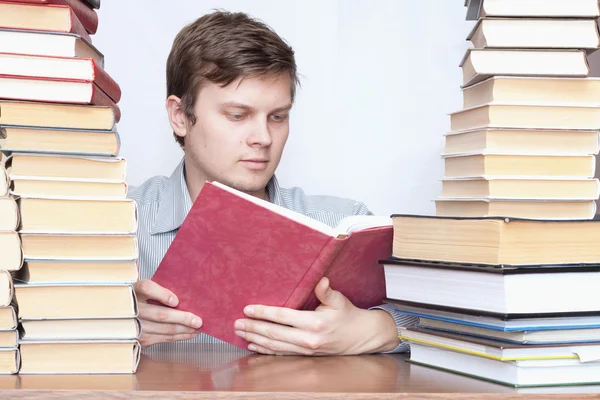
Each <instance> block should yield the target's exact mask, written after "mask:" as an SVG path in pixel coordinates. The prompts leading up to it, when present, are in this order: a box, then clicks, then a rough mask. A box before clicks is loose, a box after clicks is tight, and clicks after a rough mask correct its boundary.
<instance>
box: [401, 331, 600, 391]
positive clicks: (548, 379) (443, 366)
mask: <svg viewBox="0 0 600 400" xmlns="http://www.w3.org/2000/svg"><path fill="white" fill-rule="evenodd" d="M410 354H411V355H410V361H409V362H411V363H413V364H417V365H423V366H427V367H431V368H436V369H440V370H442V371H447V372H452V373H455V374H459V375H465V376H469V377H473V378H479V379H483V380H486V381H490V382H493V383H499V384H502V385H506V386H514V387H539V386H574V385H586V386H587V385H596V384H598V383H600V381H599V380H598V376H600V363H597V362H587V363H586V362H581V361H580V360H576V359H560V360H522V361H498V360H494V359H490V358H485V357H479V356H476V355H472V354H467V353H461V352H458V351H453V350H449V349H444V348H436V347H432V346H428V345H424V344H421V343H416V342H413V343H411V345H410ZM411 371H412V370H411ZM428 372H429V371H428ZM428 376H430V375H429V374H428ZM411 378H412V373H411ZM446 378H447V377H446ZM449 381H452V379H449ZM469 383H471V382H469ZM574 390H576V389H574ZM537 391H538V390H536V392H537Z"/></svg>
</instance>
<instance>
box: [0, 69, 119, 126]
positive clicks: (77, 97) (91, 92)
mask: <svg viewBox="0 0 600 400" xmlns="http://www.w3.org/2000/svg"><path fill="white" fill-rule="evenodd" d="M0 99H4V100H17V101H36V102H45V103H65V104H93V105H97V106H107V107H112V108H113V110H114V112H115V119H116V121H117V122H118V121H119V120H120V119H121V110H120V108H119V106H118V105H117V104H116V103H115V102H114V101H113V100H112V99H111V98H110V97H109V96H108V95H107V94H106V93H104V91H102V89H100V88H99V87H98V86H97V85H96V84H95V83H93V82H77V81H67V80H58V79H40V78H15V77H3V76H0Z"/></svg>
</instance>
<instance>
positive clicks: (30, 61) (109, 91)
mask: <svg viewBox="0 0 600 400" xmlns="http://www.w3.org/2000/svg"><path fill="white" fill-rule="evenodd" d="M0 77H13V78H28V79H41V80H57V81H70V82H93V83H95V84H96V85H97V86H98V87H99V88H100V89H102V91H104V93H106V95H107V96H108V97H110V98H111V100H112V101H113V102H115V103H118V102H119V101H120V100H121V88H120V86H119V84H118V83H117V82H116V81H115V80H114V79H113V78H112V77H111V76H110V75H109V74H108V73H107V72H106V71H105V70H104V69H103V68H102V67H100V65H98V63H97V62H96V61H95V60H94V59H92V58H83V57H50V56H38V55H30V54H12V53H0Z"/></svg>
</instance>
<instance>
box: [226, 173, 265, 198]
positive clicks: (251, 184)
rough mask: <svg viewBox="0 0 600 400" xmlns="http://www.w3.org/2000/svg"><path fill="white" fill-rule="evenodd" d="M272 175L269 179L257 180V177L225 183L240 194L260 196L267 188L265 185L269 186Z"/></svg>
mask: <svg viewBox="0 0 600 400" xmlns="http://www.w3.org/2000/svg"><path fill="white" fill-rule="evenodd" d="M271 177H272V175H271V176H269V177H261V178H260V179H258V177H252V179H248V178H245V179H243V178H241V179H240V178H238V179H233V180H231V182H230V183H225V184H227V185H229V186H231V187H232V188H234V189H236V190H239V191H241V192H245V193H249V194H254V195H256V194H261V193H264V192H265V189H266V187H267V185H268V184H269V180H270V179H271Z"/></svg>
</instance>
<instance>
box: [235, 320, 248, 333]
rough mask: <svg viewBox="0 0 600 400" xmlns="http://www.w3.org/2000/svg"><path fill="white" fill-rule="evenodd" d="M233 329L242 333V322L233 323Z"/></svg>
mask: <svg viewBox="0 0 600 400" xmlns="http://www.w3.org/2000/svg"><path fill="white" fill-rule="evenodd" d="M234 328H235V329H239V330H241V331H242V330H244V328H245V326H244V323H243V322H242V321H235V324H234Z"/></svg>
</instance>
